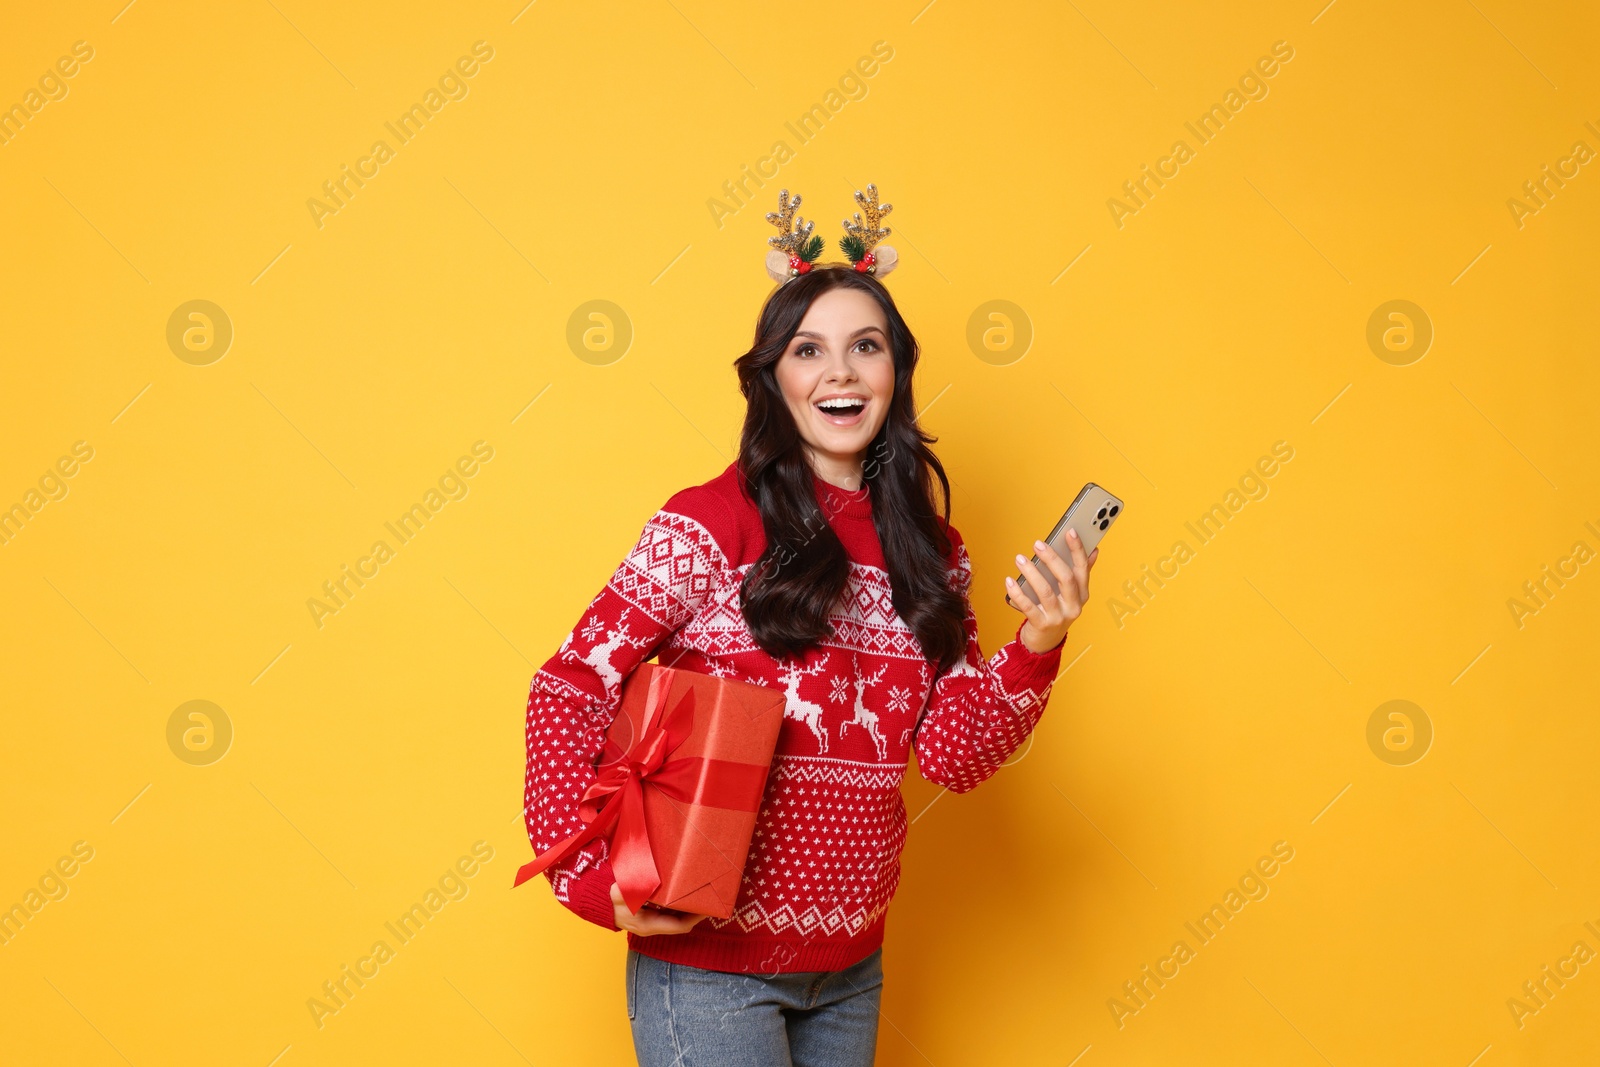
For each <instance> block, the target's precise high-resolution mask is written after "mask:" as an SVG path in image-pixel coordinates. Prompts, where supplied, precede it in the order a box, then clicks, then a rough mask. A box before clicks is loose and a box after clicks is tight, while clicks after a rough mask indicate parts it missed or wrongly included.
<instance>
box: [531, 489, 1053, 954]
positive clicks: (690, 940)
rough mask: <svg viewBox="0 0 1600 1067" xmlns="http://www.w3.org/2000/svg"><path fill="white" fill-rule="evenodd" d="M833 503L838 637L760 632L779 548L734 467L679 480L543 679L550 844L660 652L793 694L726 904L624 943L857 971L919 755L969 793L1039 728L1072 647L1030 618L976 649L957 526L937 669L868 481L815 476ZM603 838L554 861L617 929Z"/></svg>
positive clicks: (539, 717)
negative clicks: (771, 560)
mask: <svg viewBox="0 0 1600 1067" xmlns="http://www.w3.org/2000/svg"><path fill="white" fill-rule="evenodd" d="M813 483H814V485H815V487H816V492H817V499H818V505H819V507H820V508H821V511H822V514H823V516H825V517H826V518H827V521H828V523H829V525H830V526H832V528H833V530H834V532H835V533H836V534H837V535H838V537H839V540H840V541H841V542H842V543H843V545H844V548H845V552H846V554H847V555H848V556H849V559H850V576H849V585H848V589H847V592H846V595H844V596H842V597H841V598H840V602H839V604H838V605H837V607H836V608H835V610H834V613H833V614H832V615H831V616H830V621H831V622H832V624H833V635H832V636H831V637H828V638H825V639H824V640H823V641H821V642H820V643H819V644H818V645H816V646H813V647H812V648H810V649H808V650H807V653H806V655H805V657H804V658H803V660H801V661H800V662H798V663H791V664H788V665H783V664H780V663H779V662H778V661H777V660H774V659H773V658H772V657H770V656H768V655H767V653H765V652H764V651H762V650H761V648H760V647H759V646H757V645H756V644H755V642H754V640H753V639H752V638H751V636H750V632H749V630H748V629H747V628H746V626H745V622H744V616H743V614H742V613H741V611H740V596H739V584H740V582H741V581H742V580H743V578H744V575H745V573H746V572H747V571H749V569H750V568H751V566H753V565H754V564H755V562H756V561H757V560H758V559H759V558H760V556H761V554H762V552H763V551H765V549H766V535H765V532H764V531H763V529H762V526H761V516H760V513H759V512H758V511H757V509H756V506H755V503H754V502H753V501H752V500H751V499H750V498H749V497H748V495H746V493H745V492H744V490H743V486H742V485H741V481H740V478H739V473H738V468H737V465H736V464H730V465H729V466H728V468H727V469H726V470H725V471H723V472H722V474H720V475H718V476H717V477H716V478H713V479H712V480H711V481H709V482H706V483H705V484H703V485H698V486H694V487H692V488H689V489H685V490H683V491H681V492H679V493H677V494H675V495H674V496H673V497H672V498H671V499H669V500H668V501H667V502H666V503H665V504H664V505H663V506H662V507H661V509H660V510H658V511H657V512H656V513H655V514H654V515H653V516H651V518H650V519H649V521H648V522H646V523H645V526H644V530H643V532H642V533H641V534H640V536H639V540H638V543H637V544H636V545H635V546H634V548H633V550H632V551H631V552H629V553H628V555H627V558H625V559H624V560H623V561H622V563H621V565H620V566H618V567H617V570H616V573H615V574H613V575H612V576H611V579H610V581H608V582H607V583H606V586H605V588H604V589H602V590H601V591H600V593H599V594H598V595H597V596H596V597H595V598H594V600H593V602H592V603H590V605H589V607H588V609H587V610H586V611H585V612H584V613H583V617H582V618H581V619H580V620H579V622H578V625H577V627H576V628H575V629H573V631H572V632H571V633H570V634H568V635H567V637H566V639H565V640H563V641H562V643H561V648H560V650H559V651H557V652H556V654H555V655H553V656H551V657H550V659H549V660H548V661H547V662H546V663H545V664H544V665H543V666H542V667H540V668H539V670H538V671H537V672H536V673H535V674H534V676H533V681H532V684H531V685H530V687H529V691H528V709H527V710H528V716H527V744H528V766H527V782H526V786H527V788H526V792H525V795H524V798H523V807H524V814H525V817H526V822H527V827H528V836H529V839H530V841H531V842H532V845H533V848H534V851H535V852H536V853H542V852H544V851H545V850H546V849H548V848H550V847H551V846H552V845H555V844H556V843H558V842H559V841H561V840H562V839H563V838H566V837H568V836H570V835H572V834H574V833H576V832H578V831H579V830H581V829H582V828H583V826H584V823H583V822H582V820H581V819H580V818H579V816H578V801H579V799H580V798H581V797H582V796H583V792H584V790H585V789H586V788H587V787H588V785H589V783H591V782H593V781H594V780H595V777H596V774H595V764H596V762H597V759H598V756H599V753H600V749H601V746H602V745H603V744H604V742H605V734H606V730H607V728H608V727H609V726H610V724H611V721H612V719H613V718H614V717H615V716H616V713H617V709H618V706H619V704H620V701H621V688H622V681H623V679H624V678H626V677H627V676H628V673H629V672H630V671H632V670H633V669H634V667H636V666H637V665H638V664H639V663H640V662H642V661H644V660H646V659H649V658H650V657H651V656H652V655H654V656H656V657H657V659H658V660H659V662H661V663H662V664H665V665H667V666H673V667H682V668H685V669H687V670H692V671H700V672H702V673H704V674H710V675H714V676H716V677H719V678H736V679H739V680H741V681H746V682H754V683H756V684H758V685H765V686H769V687H771V688H773V689H778V690H781V691H782V692H784V693H785V694H786V696H787V698H788V706H787V708H786V710H785V713H784V721H783V726H782V728H781V730H780V731H779V735H778V746H777V751H776V753H775V755H774V756H773V761H772V771H771V773H770V775H769V777H768V779H767V788H766V793H765V796H764V797H763V799H762V801H761V807H760V809H759V811H758V813H757V818H756V830H755V836H754V839H753V841H752V842H751V845H750V853H749V856H748V858H747V860H746V864H745V871H744V879H743V884H742V885H741V887H740V890H739V895H738V897H737V899H736V901H735V905H734V913H733V915H732V916H731V917H730V918H727V919H719V918H708V919H703V920H701V921H700V922H699V923H698V924H697V925H696V926H695V927H694V929H693V930H691V931H690V932H688V933H683V934H657V935H653V936H650V937H640V936H638V935H636V934H633V933H632V932H630V933H629V934H628V947H629V948H632V949H636V950H638V951H639V952H641V953H643V954H645V955H647V956H653V957H655V958H657V959H661V960H668V961H671V962H673V963H686V964H690V965H693V966H696V967H704V968H709V969H711V970H718V971H736V972H749V973H761V974H776V973H785V972H793V971H830V970H838V969H841V968H844V967H848V966H850V965H852V964H854V963H856V962H858V961H859V960H861V959H862V958H864V957H865V956H867V955H868V954H870V953H871V952H872V951H873V950H874V949H876V948H878V946H879V945H881V944H882V943H883V935H884V922H885V918H886V914H887V911H888V907H889V901H890V899H891V898H892V897H893V896H894V893H895V889H896V887H897V886H898V885H899V881H900V858H899V857H900V851H901V849H902V847H903V846H904V844H905V838H906V809H905V803H904V802H903V800H902V799H901V796H900V781H901V779H902V778H903V777H904V776H905V772H906V766H907V762H908V759H909V755H910V753H911V752H912V751H913V750H915V752H916V755H917V767H918V770H919V771H920V772H921V773H922V775H923V777H925V778H927V779H928V780H930V781H932V782H935V783H937V784H939V785H942V786H944V787H945V788H947V789H949V790H951V791H952V792H956V793H964V792H966V791H968V790H970V789H972V788H974V787H975V786H977V785H978V783H980V782H982V781H983V780H984V779H986V778H988V777H989V776H990V775H992V774H994V773H995V771H997V770H998V769H999V768H1000V766H1001V764H1003V763H1004V762H1005V761H1006V760H1007V759H1008V758H1009V757H1010V756H1011V755H1012V753H1014V752H1015V751H1016V750H1017V748H1018V747H1020V746H1021V744H1022V742H1023V741H1024V740H1025V739H1026V738H1027V737H1028V734H1029V733H1030V732H1031V731H1032V730H1033V728H1034V725H1035V724H1036V723H1037V722H1038V721H1039V717H1040V716H1041V715H1042V714H1043V712H1044V709H1045V704H1046V702H1047V701H1048V699H1049V693H1050V686H1051V684H1052V682H1053V681H1054V680H1055V678H1056V675H1057V674H1058V672H1059V671H1060V662H1061V648H1060V647H1059V646H1058V647H1057V648H1055V649H1052V650H1051V651H1049V652H1045V653H1035V652H1032V651H1030V650H1029V649H1028V648H1027V646H1025V645H1024V644H1023V643H1022V641H1021V629H1022V624H1021V623H1020V622H1019V623H1018V627H1017V632H1016V634H1015V635H1013V637H1012V640H1011V641H1010V643H1008V644H1006V645H1005V646H1004V647H1002V648H1001V649H1000V650H999V651H998V652H996V653H995V655H994V656H993V657H992V658H986V657H985V656H984V655H983V653H982V652H981V651H980V650H979V647H978V631H977V620H976V618H975V617H974V615H973V611H972V604H971V600H970V599H969V595H968V593H969V589H970V586H971V584H972V565H971V562H970V560H969V559H968V557H967V551H966V548H965V546H964V545H963V543H962V541H961V536H960V534H959V533H958V532H957V531H956V530H955V528H954V527H951V528H950V535H951V541H952V549H951V555H950V559H949V581H950V583H951V586H952V587H953V588H955V589H956V590H957V591H959V592H960V593H961V595H962V598H963V600H964V601H966V613H965V615H966V623H965V624H966V631H967V649H966V656H965V658H964V660H963V661H962V662H959V663H957V664H956V665H955V666H954V667H952V668H951V669H949V670H947V671H945V672H943V673H942V674H940V675H939V676H938V677H937V678H935V677H934V676H933V668H932V666H931V665H930V664H929V663H928V662H927V661H926V659H925V658H924V657H923V654H922V649H921V646H920V645H919V643H918V642H917V639H916V636H915V634H914V633H913V631H912V630H911V628H910V627H909V626H908V625H907V624H906V622H905V621H904V620H903V619H901V618H900V616H899V615H898V614H897V613H896V612H895V610H894V606H893V599H892V596H891V592H890V585H889V573H888V571H887V570H886V569H885V565H884V559H883V552H882V549H881V548H880V546H879V543H878V535H877V530H876V528H875V527H874V526H873V523H872V503H871V500H870V489H868V488H864V489H861V490H857V491H854V492H851V491H847V490H844V489H841V488H839V487H837V486H834V485H831V484H830V483H828V482H825V481H823V480H822V479H821V478H818V477H816V476H815V475H813ZM608 847H609V846H608V843H607V842H606V841H605V840H604V839H603V838H597V839H596V840H594V841H591V842H589V844H587V845H586V846H585V847H584V848H583V849H581V850H579V851H578V852H575V853H573V854H572V855H570V856H568V857H566V858H565V859H563V860H562V861H561V862H560V863H558V864H556V865H554V866H552V867H550V868H549V869H547V870H546V871H545V875H546V877H547V878H549V880H550V883H551V886H552V888H553V889H554V891H555V895H556V899H558V900H560V901H561V902H562V903H563V904H565V905H566V906H567V907H568V908H569V909H571V910H572V911H573V912H575V913H576V914H578V915H580V916H582V917H583V918H585V919H588V920H589V921H591V922H594V923H597V924H599V925H600V926H603V927H605V928H606V929H608V930H615V929H617V927H616V925H615V924H614V922H613V912H612V905H611V884H612V882H613V881H614V880H615V879H614V877H613V875H612V870H611V860H610V857H609V854H608Z"/></svg>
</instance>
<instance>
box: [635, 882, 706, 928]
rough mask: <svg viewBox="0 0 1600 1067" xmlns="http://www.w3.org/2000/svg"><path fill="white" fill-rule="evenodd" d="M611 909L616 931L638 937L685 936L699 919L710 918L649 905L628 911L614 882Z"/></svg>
mask: <svg viewBox="0 0 1600 1067" xmlns="http://www.w3.org/2000/svg"><path fill="white" fill-rule="evenodd" d="M611 907H612V911H613V915H612V921H613V922H615V923H616V924H617V929H618V930H627V931H628V932H629V933H634V934H638V935H639V936H640V937H649V936H651V935H653V934H686V933H688V932H689V931H690V930H691V929H692V928H693V927H694V925H695V923H697V922H699V921H700V920H701V919H709V918H711V916H709V915H696V914H694V913H693V912H687V911H672V910H670V909H668V908H657V907H655V906H654V905H651V904H646V905H645V906H644V907H642V908H640V909H639V910H638V911H629V910H628V905H627V902H625V901H624V900H623V899H622V889H621V887H620V886H618V885H617V883H615V882H612V883H611Z"/></svg>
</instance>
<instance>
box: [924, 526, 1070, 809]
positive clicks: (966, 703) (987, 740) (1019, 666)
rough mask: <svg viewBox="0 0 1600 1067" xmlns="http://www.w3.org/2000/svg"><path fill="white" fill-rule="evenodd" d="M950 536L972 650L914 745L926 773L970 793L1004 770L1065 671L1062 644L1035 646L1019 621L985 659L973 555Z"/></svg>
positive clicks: (938, 695)
mask: <svg viewBox="0 0 1600 1067" xmlns="http://www.w3.org/2000/svg"><path fill="white" fill-rule="evenodd" d="M950 537H951V540H952V542H953V556H954V561H955V562H954V565H953V566H952V567H951V569H950V582H951V585H952V587H953V588H955V589H956V590H957V591H958V592H959V593H960V594H961V599H962V601H963V603H964V604H965V605H966V617H965V620H964V626H965V628H966V632H967V649H966V655H965V656H964V657H963V658H962V659H961V660H960V661H958V662H957V663H956V664H955V666H953V667H951V668H950V669H949V670H947V671H945V672H944V673H943V674H941V675H940V676H939V677H938V678H937V679H936V680H935V681H934V684H933V688H932V690H931V692H930V693H929V696H928V704H927V707H926V708H925V709H924V711H923V714H922V717H921V718H920V719H919V720H918V723H917V728H916V732H915V734H914V735H913V738H912V747H913V749H914V750H915V751H916V754H917V769H918V770H919V771H920V772H921V774H922V776H923V777H924V778H926V779H928V780H929V781H930V782H936V783H937V784H939V785H942V786H945V787H946V788H948V789H950V790H951V791H952V792H956V793H965V792H967V791H968V790H970V789H973V788H975V787H976V786H977V785H978V784H979V783H981V782H983V781H984V780H986V779H988V778H989V777H991V776H992V775H993V774H994V773H995V772H996V771H998V770H999V769H1000V766H1001V765H1002V764H1003V763H1005V761H1006V760H1007V759H1009V758H1010V757H1011V754H1012V753H1013V752H1015V751H1016V750H1017V749H1018V748H1019V747H1021V745H1022V742H1023V741H1025V740H1026V739H1027V737H1028V735H1029V734H1030V733H1032V732H1033V728H1034V726H1035V725H1036V724H1037V723H1038V721H1039V718H1040V716H1042V715H1043V714H1044V709H1045V705H1046V704H1047V703H1048V702H1049V699H1050V687H1051V685H1052V684H1053V683H1054V681H1055V678H1056V675H1057V673H1058V672H1059V671H1060V669H1061V650H1062V646H1061V645H1058V646H1056V647H1055V648H1053V649H1051V650H1050V651H1048V652H1033V651H1031V650H1030V649H1029V648H1028V646H1027V645H1024V644H1023V643H1022V622H1018V623H1017V629H1016V632H1015V633H1014V634H1013V635H1012V638H1011V641H1010V642H1009V643H1007V644H1006V645H1004V646H1002V647H1001V648H1000V650H999V651H998V652H996V653H995V654H994V656H993V657H992V658H989V659H985V658H984V655H983V652H982V650H981V649H980V648H979V645H978V620H977V616H976V614H975V613H974V612H973V609H972V598H971V589H972V561H971V560H970V559H969V558H968V556H967V548H966V545H965V544H963V543H962V541H961V535H960V534H959V533H957V532H956V530H955V528H954V527H951V528H950ZM1024 621H1025V620H1024ZM1062 644H1063V645H1064V644H1065V642H1063V643H1062Z"/></svg>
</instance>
